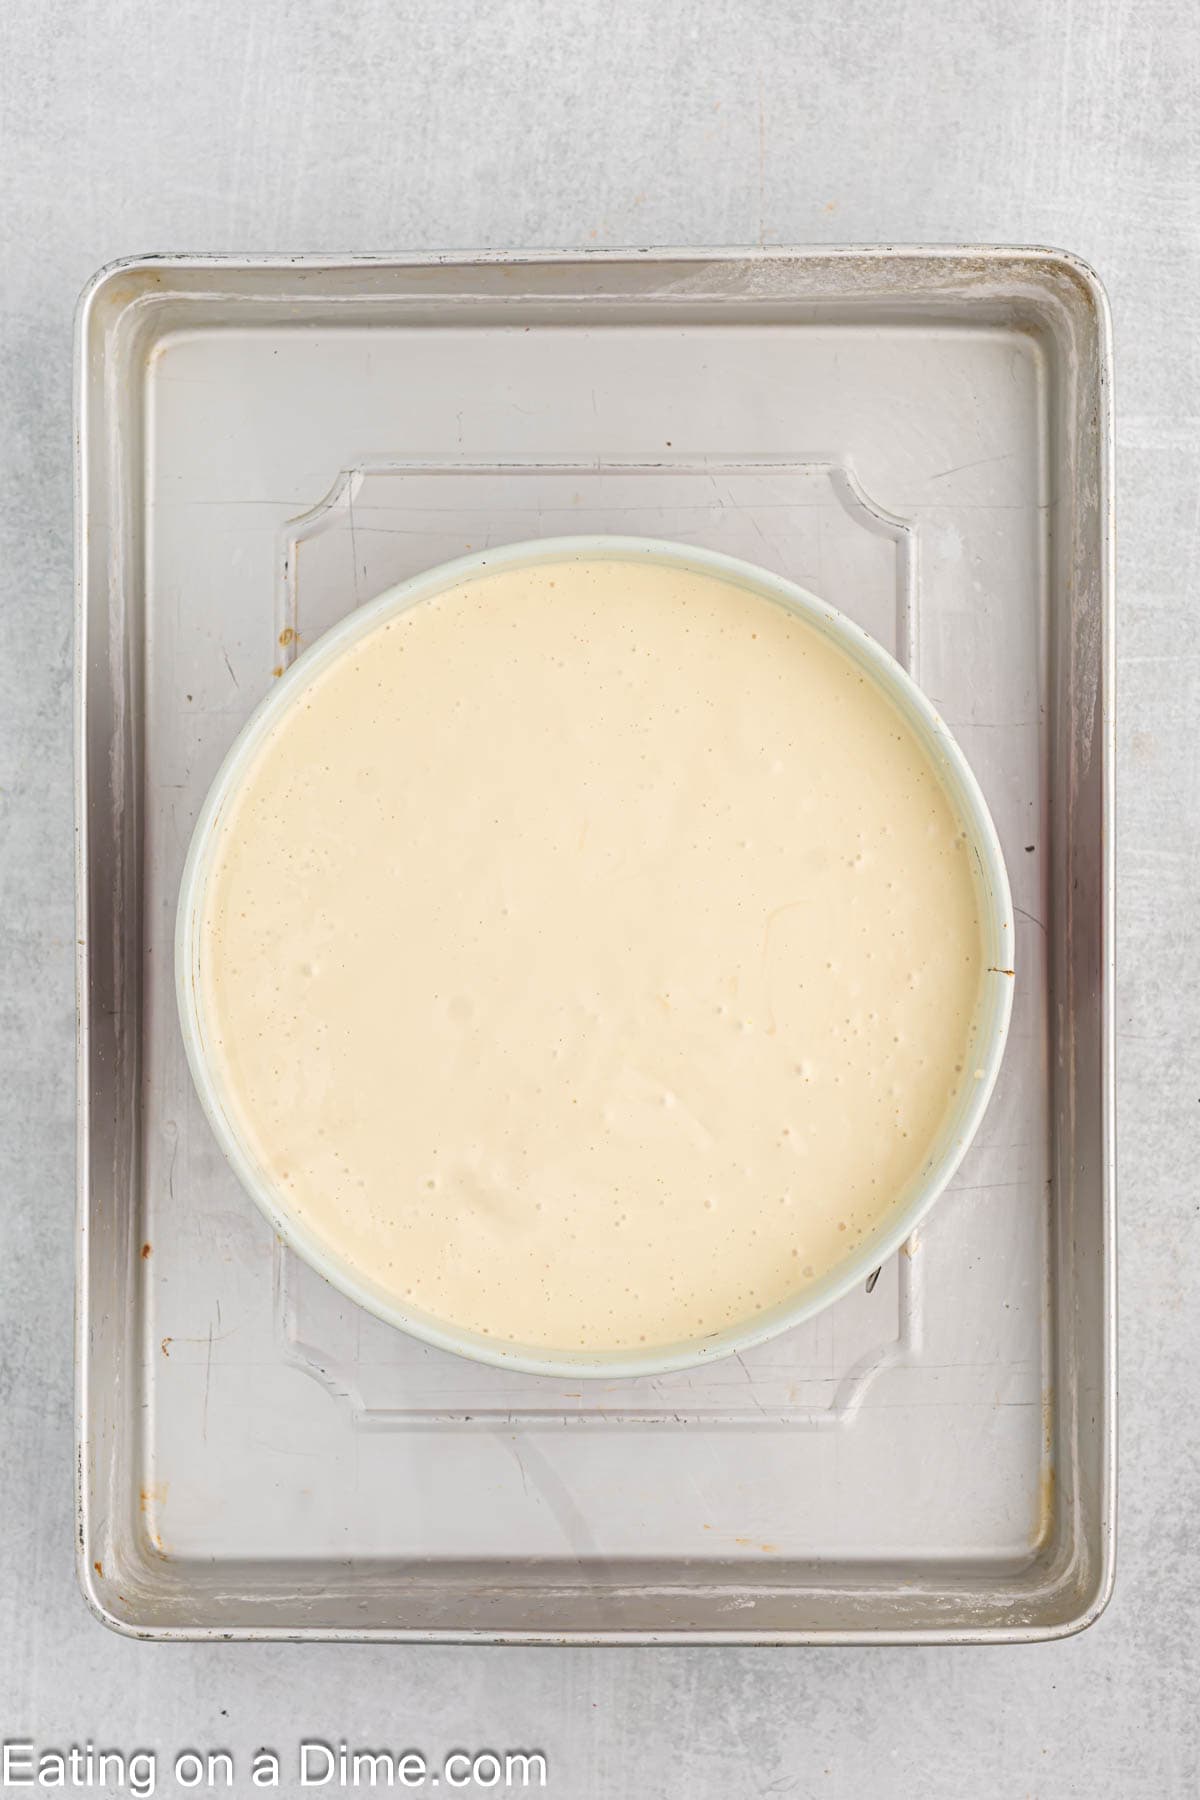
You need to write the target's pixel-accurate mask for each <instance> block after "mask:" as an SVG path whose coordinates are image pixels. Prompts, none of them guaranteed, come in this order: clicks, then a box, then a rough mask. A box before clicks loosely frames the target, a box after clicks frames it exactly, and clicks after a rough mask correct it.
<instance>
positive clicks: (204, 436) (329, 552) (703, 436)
mask: <svg viewBox="0 0 1200 1800" xmlns="http://www.w3.org/2000/svg"><path fill="white" fill-rule="evenodd" d="M80 367H81V372H82V374H81V378H82V389H81V422H82V444H81V452H82V454H81V529H82V541H83V544H84V546H85V548H84V552H83V561H82V570H81V574H82V615H81V616H82V626H81V637H80V657H81V668H82V680H81V688H80V707H81V714H80V733H81V738H80V741H81V755H82V763H81V768H82V789H81V821H82V835H81V859H82V868H83V882H82V893H83V896H84V899H85V905H84V908H83V911H82V913H81V927H80V929H81V934H82V939H83V942H82V943H81V946H80V967H81V980H82V993H83V998H84V1002H85V1007H84V1016H83V1021H82V1026H83V1037H82V1057H81V1065H80V1079H81V1097H82V1101H83V1108H82V1116H83V1120H84V1131H83V1137H82V1142H81V1175H82V1178H83V1191H82V1220H81V1223H82V1227H83V1230H84V1233H85V1237H84V1241H83V1254H82V1258H81V1291H82V1312H81V1354H82V1372H81V1379H80V1400H81V1407H82V1414H81V1507H82V1511H81V1534H80V1567H81V1572H82V1575H83V1579H84V1582H85V1585H86V1588H87V1591H88V1593H89V1597H90V1598H91V1600H92V1603H93V1605H94V1607H95V1608H96V1610H97V1611H98V1612H100V1613H101V1614H102V1616H104V1617H105V1618H107V1619H109V1620H110V1621H112V1622H113V1623H116V1624H118V1625H120V1626H122V1627H123V1628H125V1629H129V1630H132V1631H140V1632H147V1633H152V1634H176V1633H205V1632H209V1633H222V1634H231V1633H237V1634H246V1635H251V1636H253V1635H257V1634H261V1633H264V1632H270V1633H275V1634H295V1635H313V1636H319V1635H330V1634H337V1635H346V1636H357V1635H362V1636H366V1635H384V1636H386V1635H395V1636H400V1635H415V1636H450V1637H453V1636H467V1635H479V1636H484V1637H501V1638H514V1637H540V1638H546V1639H551V1640H557V1639H562V1638H575V1639H580V1640H583V1641H588V1640H591V1639H597V1638H606V1639H607V1638H620V1637H631V1636H633V1637H640V1638H651V1639H655V1640H659V1639H668V1638H685V1639H686V1638H692V1639H705V1640H716V1641H726V1640H733V1641H738V1640H746V1639H753V1638H759V1639H767V1640H772V1641H774V1640H780V1639H785V1638H788V1639H794V1640H813V1641H816V1640H821V1641H837V1640H845V1639H854V1638H858V1639H869V1638H871V1637H890V1638H900V1637H908V1636H912V1637H927V1636H941V1637H950V1638H954V1639H956V1640H962V1641H974V1640H978V1639H984V1638H987V1637H993V1636H1036V1635H1053V1634H1057V1633H1061V1632H1063V1631H1066V1630H1070V1629H1072V1628H1074V1627H1075V1626H1077V1625H1078V1624H1079V1623H1081V1622H1082V1621H1083V1620H1085V1619H1086V1618H1088V1617H1090V1616H1091V1615H1092V1614H1093V1613H1094V1612H1095V1610H1096V1609H1097V1608H1098V1607H1099V1606H1100V1605H1101V1604H1102V1603H1103V1598H1104V1595H1105V1591H1106V1588H1107V1583H1108V1579H1109V1568H1110V1565H1111V1554H1112V1548H1111V1536H1112V1517H1111V1512H1112V1507H1111V1492H1110V1489H1111V1481H1112V1471H1111V1434H1110V1415H1111V1407H1112V1394H1111V1380H1112V1378H1111V1369H1110V1368H1109V1363H1108V1346H1109V1341H1110V1336H1109V1319H1108V1316H1107V1312H1108V1305H1109V1300H1110V1295H1109V1292H1108V1280H1109V1273H1110V1266H1111V1244H1110V1220H1109V1214H1108V1207H1109V1199H1110V1196H1109V1188H1108V1181H1107V1173H1106V1172H1107V1167H1108V1162H1109V1156H1110V1150H1109V1142H1108V1135H1107V1124H1106V1089H1107V1081H1108V1055H1107V1008H1108V1005H1109V1001H1110V996H1109V980H1108V952H1107V947H1106V941H1105V939H1104V935H1103V933H1104V928H1103V914H1104V910H1105V907H1106V904H1107V902H1106V894H1105V887H1106V880H1107V866H1106V861H1105V856H1104V849H1103V846H1104V843H1105V841H1106V837H1107V820H1106V806H1107V791H1106V780H1105V766H1104V765H1105V758H1106V753H1107V744H1108V718H1109V708H1110V705H1111V700H1110V696H1109V694H1108V691H1107V684H1108V671H1107V669H1106V666H1105V642H1106V630H1105V614H1106V611H1107V607H1108V605H1109V599H1110V596H1109V592H1108V580H1109V571H1108V560H1107V559H1108V543H1109V532H1110V523H1109V514H1108V507H1107V484H1108V479H1109V477H1108V466H1107V463H1108V442H1107V423H1108V394H1107V386H1106V383H1107V344H1106V321H1105V317H1104V309H1103V299H1102V296H1101V295H1100V293H1099V291H1098V289H1097V288H1096V286H1095V284H1094V282H1093V281H1092V279H1091V278H1090V276H1089V275H1088V274H1087V272H1086V271H1085V270H1083V269H1081V268H1080V267H1079V266H1078V265H1076V264H1074V263H1072V262H1071V261H1070V260H1069V259H1066V258H1061V257H1052V256H1047V255H1042V254H1036V253H1035V254H1024V255H1022V254H1010V253H1005V252H997V253H988V252H980V251H970V252H963V253H958V254H945V253H932V254H929V253H921V252H914V253H907V254H906V253H903V252H895V253H886V252H885V253H869V252H868V253H856V252H849V253H846V254H843V255H836V256H829V255H821V254H819V253H813V252H809V253H797V254H788V255H760V256H757V257H755V256H748V255H741V256H737V255H731V256H727V257H711V258H696V257H692V258H689V257H687V256H686V255H671V254H661V255H656V254H651V253H643V254H641V255H639V256H634V257H622V256H620V255H617V256H613V257H606V258H597V257H593V258H591V259H588V260H586V261H583V260H579V259H570V258H561V259H551V260H538V259H532V258H531V259H526V260H522V261H509V262H504V261H483V262H475V263H462V262H454V261H450V262H445V263H437V262H434V263H432V264H426V263H421V262H417V263H415V264H413V265H410V266H404V265H394V264H393V265H389V264H386V263H383V264H370V263H359V264H356V265H350V266H347V267H341V268H338V267H324V266H322V265H321V264H319V263H306V264H296V263H289V262H286V261H285V262H282V263H270V262H268V263H265V264H264V263H253V262H251V263H245V264H240V265H239V264H234V263H216V264H209V265H205V264H203V263H195V262H184V263H172V262H170V261H157V262H155V261H151V262H145V263H142V264H130V265H123V266H120V267H118V268H116V269H115V270H113V271H111V272H109V273H108V274H107V275H105V276H103V277H102V278H101V279H100V280H99V282H98V283H97V284H96V286H95V287H94V288H93V290H92V292H91V294H90V295H89V298H88V300H87V302H86V305H85V307H84V309H83V311H82V313H81V317H80ZM364 447H365V448H364ZM571 530H576V531H586V532H592V531H611V532H615V533H618V534H621V533H626V534H628V533H637V534H641V535H645V536H650V537H665V538H670V539H676V540H683V541H685V542H691V543H697V544H699V545H702V546H705V547H708V548H714V549H721V550H724V551H728V552H731V553H734V554H738V555H743V556H750V557H753V558H754V559H755V560H757V561H760V562H764V563H766V564H767V565H768V566H770V567H771V568H773V569H775V570H777V571H778V572H780V573H784V574H787V575H789V576H791V577H792V578H793V579H795V580H796V581H798V582H800V583H801V584H802V585H805V586H808V587H810V588H811V589H813V590H814V591H816V592H817V593H820V594H821V595H822V596H823V597H825V598H827V599H829V600H831V601H832V602H834V604H836V605H838V606H840V607H842V608H843V609H844V610H845V611H847V612H848V613H849V614H850V615H851V616H852V617H854V618H855V619H856V620H858V622H859V623H861V624H862V625H864V626H865V627H867V628H868V629H870V630H872V631H873V632H874V633H875V634H876V635H877V636H878V637H879V638H880V639H881V640H882V641H883V642H884V643H885V644H886V645H887V646H888V648H890V649H892V650H893V651H894V652H895V653H897V654H898V655H899V656H900V657H901V658H902V659H903V660H904V661H905V662H906V663H907V665H908V666H909V668H910V669H911V671H912V672H913V673H914V674H915V675H916V676H917V678H918V679H919V680H920V681H921V682H922V684H923V685H924V687H925V688H926V691H927V692H928V693H929V694H930V695H931V697H932V698H933V699H934V700H935V702H936V704H937V705H938V707H939V710H940V711H941V713H942V715H943V717H945V718H946V719H947V721H948V723H949V724H950V725H951V726H952V728H953V729H954V731H955V732H956V734H957V736H958V738H959V741H960V742H961V743H962V745H963V747H964V749H965V750H966V752H967V754H968V756H969V757H970V759H971V761H972V764H973V767H974V768H975V771H976V774H977V775H978V777H979V779H980V781H981V783H982V785H983V788H984V791H985V794H986V795H987V798H988V801H989V804H990V807H991V810H992V813H993V817H994V818H995V820H996V824H997V829H998V831H999V834H1000V838H1001V842H1002V844H1003V846H1004V849H1005V854H1006V859H1007V862H1008V865H1009V868H1010V871H1011V880H1012V885H1013V890H1014V903H1015V905H1016V910H1017V920H1016V927H1017V928H1016V939H1017V953H1016V961H1017V964H1018V967H1019V980H1018V982H1017V993H1016V1002H1015V1016H1014V1022H1013V1028H1012V1032H1011V1037H1010V1045H1011V1048H1010V1052H1009V1054H1008V1057H1007V1059H1006V1063H1005V1067H1004V1070H1003V1072H1002V1075H1001V1079H1000V1082H999V1085H998V1088H997V1091H996V1094H995V1095H994V1098H993V1103H992V1105H991V1108H990V1109H989V1113H988V1117H987V1120H986V1123H985V1125H984V1128H983V1129H982V1131H981V1132H980V1134H979V1136H978V1138H977V1140H976V1142H975V1144H974V1145H973V1146H972V1148H971V1150H970V1152H969V1154H968V1156H967V1158H966V1160H965V1162H964V1164H963V1167H962V1169H961V1170H960V1172H959V1175H958V1176H957V1177H956V1179H955V1181H954V1183H953V1184H952V1187H951V1189H950V1191H949V1192H948V1194H947V1196H946V1198H945V1200H944V1201H943V1203H942V1204H941V1205H940V1206H939V1208H938V1209H937V1212H936V1213H935V1215H934V1216H933V1217H932V1218H931V1219H930V1220H929V1221H928V1222H927V1223H926V1224H925V1225H923V1226H922V1228H921V1230H920V1232H919V1234H917V1235H915V1236H914V1237H913V1238H912V1239H910V1241H909V1242H908V1244H907V1245H906V1246H905V1248H904V1251H903V1252H902V1253H901V1254H900V1255H899V1256H897V1257H895V1258H893V1259H891V1260H890V1261H889V1262H888V1263H887V1264H886V1265H885V1267H884V1269H883V1271H882V1273H881V1276H880V1278H879V1280H878V1281H877V1282H875V1283H874V1284H873V1286H872V1289H871V1291H870V1292H867V1291H866V1289H865V1287H864V1288H863V1289H862V1290H860V1291H858V1292H856V1293H854V1294H852V1295H850V1296H848V1297H847V1298H846V1299H844V1300H843V1301H841V1302H840V1303H839V1304H838V1305H837V1306H835V1307H834V1308H832V1309H829V1310H828V1311H827V1312H826V1313H824V1314H823V1315H821V1316H819V1317H818V1318H816V1319H814V1320H812V1321H810V1322H809V1323H808V1324H806V1325H804V1326H802V1327H799V1328H798V1329H796V1330H794V1331H792V1332H788V1333H786V1334H784V1336H782V1337H781V1338H779V1339H777V1340H775V1341H773V1342H771V1343H769V1344H767V1345H763V1346H760V1347H758V1348H757V1349H754V1350H752V1351H748V1352H746V1353H745V1354H744V1355H739V1356H737V1357H733V1358H728V1359H726V1360H724V1361H718V1362H716V1363H714V1364H713V1365H711V1366H705V1367H703V1368H701V1369H698V1370H689V1371H684V1372H682V1373H680V1374H677V1375H670V1376H665V1377H662V1378H659V1379H656V1380H641V1381H632V1380H631V1381H623V1382H621V1381H615V1382H606V1383H584V1384H579V1383H571V1382H563V1381H556V1380H553V1379H550V1378H547V1377H537V1376H528V1375H522V1374H519V1373H516V1372H513V1371H508V1370H503V1369H488V1368H482V1367H478V1366H476V1365H475V1364H473V1363H470V1362H469V1361H467V1360H465V1359H463V1358H459V1357H455V1356H452V1355H449V1354H446V1353H443V1352H439V1351H436V1350H434V1349H432V1348H431V1347H429V1346H426V1345H422V1344H418V1343H417V1342H416V1341H415V1340H412V1339H410V1338H407V1337H406V1336H404V1335H403V1334H401V1333H398V1332H396V1331H394V1330H392V1329H391V1328H389V1327H387V1326H385V1325H382V1324H381V1323H379V1322H378V1321H375V1320H373V1319H370V1318H368V1317H366V1316H364V1315H363V1314H362V1313H361V1311H360V1310H359V1309H358V1308H356V1307H355V1306H354V1305H353V1304H352V1303H350V1302H347V1301H345V1300H344V1299H342V1298H341V1297H339V1296H338V1295H337V1294H336V1293H334V1291H333V1290H332V1289H330V1288H329V1287H328V1286H327V1285H326V1284H325V1283H324V1282H323V1281H322V1280H320V1278H319V1277H317V1276H315V1275H313V1274H312V1272H311V1271H309V1270H308V1269H307V1268H306V1266H305V1265H304V1264H303V1263H302V1262H301V1261H299V1260H298V1259H297V1258H296V1257H295V1256H294V1255H293V1254H292V1253H290V1252H288V1251H286V1250H285V1249H284V1248H283V1247H282V1246H281V1245H280V1244H279V1243H278V1241H277V1240H276V1239H274V1237H273V1235H272V1234H271V1232H270V1230H269V1227H268V1226H267V1224H266V1222H265V1221H264V1220H263V1219H262V1218H261V1217H260V1216H259V1215H258V1214H257V1213H256V1212H255V1211H254V1209H253V1207H252V1206H251V1205H250V1204H249V1203H248V1202H247V1200H246V1198H245V1196H244V1195H243V1194H242V1193H241V1192H240V1190H239V1189H238V1187H237V1184H236V1182H235V1180H234V1178H233V1176H232V1174H231V1172H230V1171H229V1170H228V1169H227V1168H226V1167H225V1165H224V1163H223V1161H222V1158H221V1156H220V1154H219V1152H218V1151H217V1149H216V1147H215V1144H214V1140H213V1138H212V1135H211V1133H210V1130H209V1128H208V1126H207V1124H206V1122H205V1120H204V1118H203V1115H202V1113H201V1110H200V1107H199V1104H198V1101H197V1097H196V1095H195V1093H194V1090H193V1087H192V1083H191V1080H190V1077H189V1074H188V1071H187V1067H186V1063H185V1060H184V1057H183V1054H182V1046H181V1043H180V1037H179V1032H178V1029H177V1024H176V1017H175V996H174V968H173V959H172V954H171V948H172V937H173V929H174V916H175V908H176V902H177V896H178V889H179V877H180V870H181V864H182V858H183V855H184V853H185V850H186V847H187V843H188V841H189V838H190V836H191V832H192V828H193V825H194V823H195V819H196V816H197V813H198V811H199V808H200V806H201V804H202V802H203V799H204V796H205V794H206V792H207V789H208V787H209V785H210V783H211V780H212V778H213V775H214V773H215V771H216V768H217V766H218V764H219V763H220V761H221V759H222V758H223V757H224V755H225V753H226V751H227V750H228V748H229V746H230V743H231V742H232V740H233V738H234V736H235V735H236V734H237V732H238V730H239V729H240V727H241V725H242V724H243V723H244V721H245V719H246V718H247V716H248V715H249V713H250V712H251V710H252V709H253V708H254V707H255V706H256V704H257V703H258V701H259V700H260V699H261V697H262V695H263V694H264V692H266V691H267V690H268V689H269V687H270V686H271V683H272V682H273V681H274V680H275V679H276V678H277V676H278V674H279V673H281V672H282V669H283V667H284V666H285V664H286V663H287V662H289V661H290V660H291V659H292V657H294V656H295V654H296V653H297V651H298V649H299V648H301V647H303V646H304V645H305V644H306V643H310V642H312V641H313V640H314V639H315V638H316V637H317V636H319V634H320V632H321V631H322V630H323V629H325V628H326V627H327V626H328V625H329V624H331V623H333V622H334V620H335V619H337V618H340V617H342V616H343V615H344V614H345V613H346V612H347V611H349V610H350V609H351V608H352V607H353V606H354V605H355V604H356V603H359V602H361V601H363V600H365V599H367V598H370V597H371V596H373V595H375V594H377V593H379V592H381V591H382V590H383V589H384V588H385V587H388V586H389V585H391V584H393V583H394V582H396V581H398V580H401V579H403V578H404V577H406V576H408V575H411V574H414V573H417V572H418V571H420V570H422V569H424V568H427V567H429V566H430V565H431V564H433V563H436V562H438V561H442V560H445V559H446V558H448V557H452V556H457V555H461V554H463V553H464V552H466V551H467V550H470V549H479V548H484V547H486V546H488V545H491V544H499V543H505V542H511V541H514V540H519V539H523V538H528V537H531V536H554V535H559V534H561V533H563V532H566V531H571ZM399 1100H400V1113H399V1117H400V1118H401V1119H402V1110H403V1103H402V1096H401V1097H399ZM400 1128H402V1124H401V1126H400ZM514 1565H519V1569H520V1573H519V1576H517V1575H515V1574H514Z"/></svg>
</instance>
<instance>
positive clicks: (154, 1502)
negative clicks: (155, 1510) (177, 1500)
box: [138, 1481, 167, 1512]
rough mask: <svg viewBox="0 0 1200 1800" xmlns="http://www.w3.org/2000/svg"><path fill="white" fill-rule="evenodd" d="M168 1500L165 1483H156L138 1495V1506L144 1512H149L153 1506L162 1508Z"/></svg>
mask: <svg viewBox="0 0 1200 1800" xmlns="http://www.w3.org/2000/svg"><path fill="white" fill-rule="evenodd" d="M166 1498H167V1484H166V1482H165V1481H155V1482H152V1483H151V1484H150V1486H149V1487H144V1488H142V1490H141V1492H140V1493H139V1494H138V1505H139V1507H140V1509H141V1511H142V1512H149V1510H150V1508H151V1507H152V1506H162V1505H163V1504H164V1503H165V1501H166Z"/></svg>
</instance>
